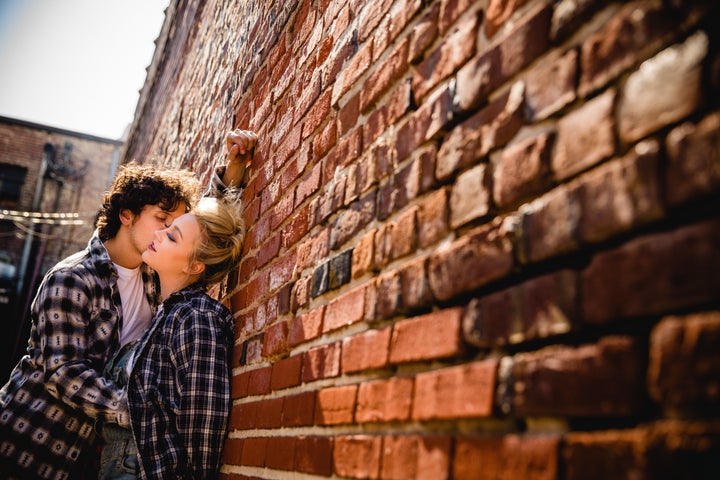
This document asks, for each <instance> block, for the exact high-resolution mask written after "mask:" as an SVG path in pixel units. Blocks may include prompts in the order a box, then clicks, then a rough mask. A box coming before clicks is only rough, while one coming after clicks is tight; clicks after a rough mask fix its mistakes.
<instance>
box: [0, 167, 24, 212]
mask: <svg viewBox="0 0 720 480" xmlns="http://www.w3.org/2000/svg"><path fill="white" fill-rule="evenodd" d="M26 173H27V169H25V168H23V167H18V166H17V165H8V164H5V163H2V164H0V207H16V206H17V205H18V202H19V201H20V191H21V190H22V186H23V184H24V183H25V174H26Z"/></svg>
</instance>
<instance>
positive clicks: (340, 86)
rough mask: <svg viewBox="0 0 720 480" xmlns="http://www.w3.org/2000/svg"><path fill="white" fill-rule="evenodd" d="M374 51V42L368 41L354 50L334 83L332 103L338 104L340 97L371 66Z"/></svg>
mask: <svg viewBox="0 0 720 480" xmlns="http://www.w3.org/2000/svg"><path fill="white" fill-rule="evenodd" d="M372 52H373V42H372V41H369V42H366V43H365V44H364V45H363V47H362V48H359V49H358V50H357V52H354V53H353V55H352V57H350V59H349V61H348V62H347V64H346V65H345V66H344V68H343V69H342V70H341V71H340V75H339V77H338V79H337V81H335V83H334V84H333V90H332V104H333V105H337V104H338V101H339V100H340V98H342V96H343V95H345V93H346V92H347V91H348V90H350V89H351V88H352V86H353V85H354V84H355V82H357V80H358V79H359V78H360V77H361V76H362V75H363V74H364V73H365V72H366V71H367V70H368V69H369V68H370V65H371V60H372Z"/></svg>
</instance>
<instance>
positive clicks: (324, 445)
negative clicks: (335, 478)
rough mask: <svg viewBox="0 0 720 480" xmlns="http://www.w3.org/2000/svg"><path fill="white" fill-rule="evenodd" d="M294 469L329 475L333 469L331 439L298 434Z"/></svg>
mask: <svg viewBox="0 0 720 480" xmlns="http://www.w3.org/2000/svg"><path fill="white" fill-rule="evenodd" d="M295 455H296V456H295V470H297V471H299V472H304V473H310V474H314V475H324V476H329V475H331V474H332V471H333V466H332V465H333V439H332V438H328V437H305V436H298V437H297V441H296V443H295Z"/></svg>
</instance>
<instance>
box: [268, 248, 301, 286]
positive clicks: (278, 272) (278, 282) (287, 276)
mask: <svg viewBox="0 0 720 480" xmlns="http://www.w3.org/2000/svg"><path fill="white" fill-rule="evenodd" d="M295 265H297V254H296V253H295V251H294V250H290V251H289V252H285V253H284V254H283V255H282V256H281V257H280V258H278V259H277V261H276V262H275V263H274V264H273V265H272V266H270V268H269V269H268V273H269V276H270V278H269V285H268V287H269V288H270V292H277V291H278V289H280V288H282V287H284V286H285V285H288V284H290V282H291V281H292V278H293V275H294V274H295Z"/></svg>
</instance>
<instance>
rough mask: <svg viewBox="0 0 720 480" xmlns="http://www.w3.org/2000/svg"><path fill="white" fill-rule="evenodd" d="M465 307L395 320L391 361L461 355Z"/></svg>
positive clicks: (410, 360) (391, 344)
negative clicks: (461, 329)
mask: <svg viewBox="0 0 720 480" xmlns="http://www.w3.org/2000/svg"><path fill="white" fill-rule="evenodd" d="M462 313H463V310H462V308H451V309H446V310H440V311H438V312H433V313H429V314H427V315H422V316H420V317H415V318H410V319H406V320H402V321H399V322H397V323H395V325H394V327H393V333H392V339H391V341H390V357H389V360H390V362H391V363H404V362H416V361H427V360H433V359H437V358H445V357H452V356H453V355H458V354H459V353H460V352H461V351H462V348H463V344H462V335H461V331H460V321H461V318H462Z"/></svg>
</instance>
